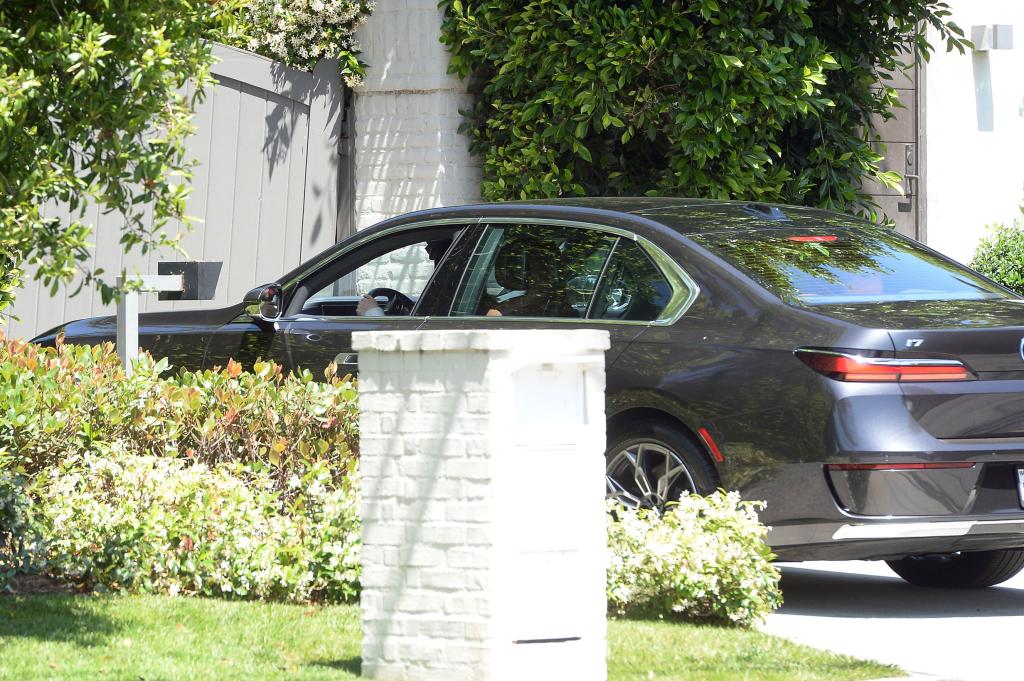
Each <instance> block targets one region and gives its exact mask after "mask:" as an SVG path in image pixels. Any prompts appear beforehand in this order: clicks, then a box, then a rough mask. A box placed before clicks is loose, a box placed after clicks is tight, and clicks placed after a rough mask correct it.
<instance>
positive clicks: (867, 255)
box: [692, 227, 1014, 305]
mask: <svg viewBox="0 0 1024 681" xmlns="http://www.w3.org/2000/svg"><path fill="white" fill-rule="evenodd" d="M692 238H693V239H694V240H695V241H697V242H698V243H700V244H701V245H703V246H705V247H706V248H708V249H709V250H711V251H712V252H714V253H716V254H717V255H720V256H722V257H723V258H725V259H726V260H728V261H729V262H731V263H732V264H734V265H736V266H737V267H739V268H740V269H741V270H743V271H744V272H746V273H747V274H748V275H750V276H751V277H752V278H753V279H754V280H756V281H757V282H758V283H760V284H761V285H762V286H764V287H765V288H767V289H768V290H770V291H772V292H773V293H775V294H776V295H778V296H779V297H780V298H782V299H783V300H785V301H787V302H791V303H798V304H801V305H836V304H843V303H860V302H873V301H878V302H893V301H904V300H985V299H993V298H1012V297H1014V296H1013V295H1012V294H1010V293H1007V292H1006V291H1004V290H1003V289H1001V288H999V287H998V286H996V285H994V284H992V283H990V282H988V281H986V280H985V279H983V278H982V277H980V276H978V275H977V274H975V273H974V272H973V271H971V270H969V269H967V268H966V267H963V266H961V265H958V264H956V263H954V262H952V261H949V260H946V259H945V258H943V257H941V256H939V255H938V254H936V253H934V252H932V251H930V250H928V249H927V248H924V247H922V246H921V245H920V244H918V243H917V242H916V241H913V240H912V239H908V238H906V237H904V236H902V235H901V234H899V233H897V232H894V231H892V230H889V229H886V228H882V227H877V228H876V227H863V228H858V229H827V228H823V229H821V230H815V229H793V230H764V231H757V232H742V233H725V232H717V233H713V234H697V235H694V236H693V237H692Z"/></svg>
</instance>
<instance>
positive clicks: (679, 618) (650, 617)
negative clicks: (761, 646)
mask: <svg viewBox="0 0 1024 681" xmlns="http://www.w3.org/2000/svg"><path fill="white" fill-rule="evenodd" d="M608 620H609V621H612V620H619V621H621V622H651V623H654V624H657V623H663V624H692V625H695V626H701V627H715V628H718V629H742V628H743V627H742V626H740V625H738V624H736V623H735V622H733V621H732V620H730V619H728V618H726V617H694V616H692V615H684V614H679V613H660V612H657V611H654V612H647V611H632V612H627V613H625V614H621V615H620V614H612V613H608Z"/></svg>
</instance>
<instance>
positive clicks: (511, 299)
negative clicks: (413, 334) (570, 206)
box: [452, 225, 617, 319]
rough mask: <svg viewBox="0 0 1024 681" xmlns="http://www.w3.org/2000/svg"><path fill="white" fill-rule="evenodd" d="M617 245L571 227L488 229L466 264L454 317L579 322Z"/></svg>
mask: <svg viewBox="0 0 1024 681" xmlns="http://www.w3.org/2000/svg"><path fill="white" fill-rule="evenodd" d="M616 240H617V237H615V236H612V235H610V234H604V233H601V232H596V231H592V230H587V229H579V228H572V227H549V226H541V225H503V226H494V227H489V228H488V229H487V231H486V232H485V233H484V235H483V238H481V239H480V241H479V243H478V244H477V247H476V250H475V251H474V253H473V256H472V258H471V259H470V263H469V267H468V268H467V270H466V274H465V276H464V277H463V280H462V285H461V286H460V288H459V291H458V293H457V295H456V298H455V304H454V306H453V307H452V316H456V317H467V316H470V317H472V316H485V315H488V316H499V315H500V316H503V317H561V318H570V319H573V318H575V319H579V318H583V317H585V316H586V313H587V309H588V307H589V305H590V301H591V299H592V298H593V295H594V289H595V287H596V286H597V282H598V279H599V278H600V276H601V272H602V270H603V269H604V265H605V262H606V261H607V259H608V254H609V252H610V251H611V247H612V245H613V244H614V243H615V241H616Z"/></svg>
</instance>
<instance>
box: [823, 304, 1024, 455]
mask: <svg viewBox="0 0 1024 681" xmlns="http://www.w3.org/2000/svg"><path fill="white" fill-rule="evenodd" d="M815 311H817V312H820V313H825V314H828V315H829V316H832V317H836V318H838V319H843V320H845V321H848V322H851V323H854V324H858V325H863V326H867V327H875V328H884V329H886V330H887V331H888V333H889V336H890V337H891V338H892V341H893V347H894V349H895V352H896V355H897V356H907V357H913V356H928V357H950V358H955V359H959V360H960V361H962V362H963V363H964V364H965V365H966V366H967V367H968V369H969V370H970V371H971V372H972V374H973V380H967V381H939V382H930V383H900V390H901V391H902V392H903V394H904V397H905V404H906V406H907V409H908V410H909V411H910V413H911V414H912V415H913V416H914V418H915V420H917V422H918V423H920V424H921V426H922V427H923V428H924V429H925V430H926V431H928V432H929V433H930V434H931V435H932V436H934V437H936V438H940V439H989V438H1024V354H1022V353H1024V349H1022V348H1024V301H1021V300H1016V299H1006V300H947V301H921V302H915V301H905V302H899V303H895V302H894V303H875V304H867V303H864V304H856V305H843V306H818V307H816V308H815Z"/></svg>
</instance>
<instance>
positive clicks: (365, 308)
mask: <svg viewBox="0 0 1024 681" xmlns="http://www.w3.org/2000/svg"><path fill="white" fill-rule="evenodd" d="M451 245H452V240H451V239H435V240H434V241H428V242H427V243H426V244H424V246H423V248H424V249H425V250H426V251H427V257H428V258H430V261H431V262H432V263H434V268H435V269H437V265H438V263H440V262H441V258H443V257H444V254H445V253H447V252H448V249H449V248H450V247H451ZM356 314H357V315H359V316H360V317H383V316H384V310H383V309H382V308H381V306H380V305H378V304H377V301H376V300H374V298H373V296H371V295H370V294H369V293H364V294H363V297H362V299H361V300H360V301H359V304H358V305H356Z"/></svg>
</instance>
